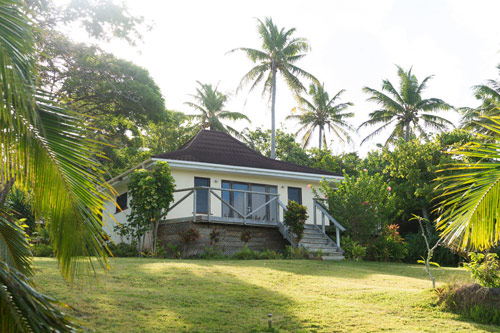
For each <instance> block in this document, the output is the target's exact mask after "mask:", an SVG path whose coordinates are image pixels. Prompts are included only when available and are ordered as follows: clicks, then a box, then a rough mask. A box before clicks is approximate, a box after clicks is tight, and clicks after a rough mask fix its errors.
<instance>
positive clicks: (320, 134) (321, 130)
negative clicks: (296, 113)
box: [318, 126, 323, 150]
mask: <svg viewBox="0 0 500 333" xmlns="http://www.w3.org/2000/svg"><path fill="white" fill-rule="evenodd" d="M322 136H323V127H322V126H320V127H319V144H318V147H319V150H321V137H322Z"/></svg>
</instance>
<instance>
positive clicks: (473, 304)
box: [437, 284, 500, 325]
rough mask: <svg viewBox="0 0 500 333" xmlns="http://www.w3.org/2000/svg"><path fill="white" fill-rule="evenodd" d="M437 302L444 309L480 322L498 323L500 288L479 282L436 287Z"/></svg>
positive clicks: (499, 321) (499, 316)
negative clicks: (488, 286) (482, 284)
mask: <svg viewBox="0 0 500 333" xmlns="http://www.w3.org/2000/svg"><path fill="white" fill-rule="evenodd" d="M437 295H438V297H439V301H438V304H440V305H441V306H442V307H443V308H444V309H445V310H448V311H452V312H455V313H458V314H461V315H463V316H465V317H468V318H470V319H472V320H474V321H476V322H479V323H482V324H493V325H500V306H498V305H499V304H500V288H484V287H481V286H480V285H479V284H468V285H447V286H445V287H444V288H438V289H437Z"/></svg>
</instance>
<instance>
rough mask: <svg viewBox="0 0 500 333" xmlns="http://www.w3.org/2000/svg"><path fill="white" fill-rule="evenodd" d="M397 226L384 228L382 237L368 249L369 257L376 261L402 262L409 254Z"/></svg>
mask: <svg viewBox="0 0 500 333" xmlns="http://www.w3.org/2000/svg"><path fill="white" fill-rule="evenodd" d="M398 229H399V226H398V225H397V224H391V225H388V226H387V227H386V228H384V231H383V233H382V235H381V236H379V237H377V239H376V240H375V241H374V242H373V243H372V244H371V245H370V246H369V247H368V257H370V258H371V259H373V260H376V261H401V260H403V258H404V257H405V256H406V255H407V254H408V249H407V248H406V247H405V245H404V239H403V237H401V236H400V235H399V232H398Z"/></svg>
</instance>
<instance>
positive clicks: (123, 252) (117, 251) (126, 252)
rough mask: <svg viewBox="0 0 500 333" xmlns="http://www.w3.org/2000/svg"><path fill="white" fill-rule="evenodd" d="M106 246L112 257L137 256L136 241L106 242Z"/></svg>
mask: <svg viewBox="0 0 500 333" xmlns="http://www.w3.org/2000/svg"><path fill="white" fill-rule="evenodd" d="M108 248H109V250H110V251H111V253H112V254H113V256H114V257H137V256H139V251H138V250H137V243H136V242H132V243H130V244H128V243H118V244H113V243H111V244H108Z"/></svg>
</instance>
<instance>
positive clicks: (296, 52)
mask: <svg viewBox="0 0 500 333" xmlns="http://www.w3.org/2000/svg"><path fill="white" fill-rule="evenodd" d="M257 21H258V22H259V23H258V26H257V31H258V33H259V37H260V40H261V42H262V49H261V50H257V49H253V48H244V47H241V48H238V49H234V50H232V51H230V52H234V51H242V52H243V53H245V54H246V55H247V56H248V58H249V59H250V60H251V61H252V62H253V63H254V64H256V66H255V67H253V68H252V69H251V70H250V71H249V72H248V73H247V74H245V76H244V77H243V79H242V80H241V83H240V87H242V86H244V85H246V84H248V83H250V82H252V86H251V87H250V90H253V89H254V88H255V87H257V86H258V85H259V84H260V83H261V82H264V90H263V91H262V94H263V95H264V94H269V95H270V99H271V158H275V157H276V153H275V152H276V141H275V135H276V134H275V133H276V119H275V118H276V116H275V108H276V80H277V75H278V73H279V74H281V76H282V77H283V78H284V79H285V82H286V83H287V84H288V86H289V88H290V89H291V90H292V91H293V92H294V93H295V94H298V93H299V92H301V91H303V90H305V88H304V86H303V84H302V83H301V81H300V78H301V77H304V78H307V79H311V80H314V81H317V79H316V78H315V77H314V76H313V75H312V74H309V73H308V72H306V71H305V70H303V69H301V68H299V67H297V66H296V65H295V63H296V62H297V61H299V60H300V59H302V58H303V57H304V56H305V53H304V52H306V51H308V50H309V44H308V42H307V40H306V39H305V38H298V37H294V33H295V28H292V29H288V30H286V29H285V28H281V29H280V28H278V26H276V24H274V22H273V20H272V19H271V18H270V17H267V18H266V19H265V20H264V21H261V20H259V19H257Z"/></svg>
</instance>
